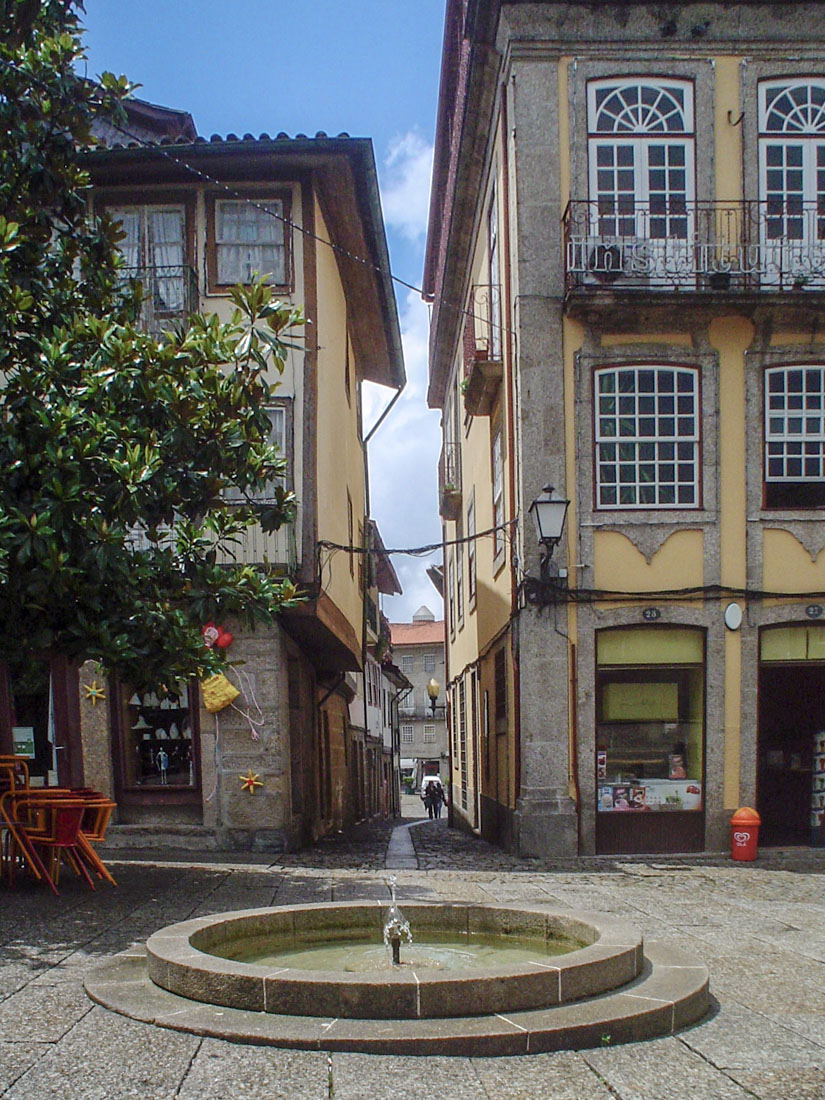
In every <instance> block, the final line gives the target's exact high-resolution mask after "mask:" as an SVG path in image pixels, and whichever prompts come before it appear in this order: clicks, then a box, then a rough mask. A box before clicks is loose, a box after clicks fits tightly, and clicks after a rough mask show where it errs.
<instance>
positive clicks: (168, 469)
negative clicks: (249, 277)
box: [0, 0, 302, 686]
mask: <svg viewBox="0 0 825 1100" xmlns="http://www.w3.org/2000/svg"><path fill="white" fill-rule="evenodd" d="M78 6H79V5H78V4H76V3H72V2H71V0H65V2H64V0H34V2H32V0H0V36H1V37H0V372H2V377H3V381H2V388H1V389H0V620H1V621H2V622H3V623H4V624H5V626H4V630H3V632H2V634H1V635H0V659H6V658H9V657H11V656H13V655H15V656H16V655H19V654H20V653H21V652H24V653H25V652H30V653H37V654H41V655H48V654H61V655H64V656H67V657H69V658H71V659H73V660H84V659H90V658H91V659H96V660H98V661H99V662H100V663H101V665H102V666H103V667H104V668H105V669H106V670H107V671H113V672H117V673H119V674H120V675H121V676H122V677H123V678H124V679H127V680H128V681H130V682H131V683H133V684H135V685H141V686H142V685H146V684H151V683H159V682H166V681H169V680H170V679H172V678H175V677H178V676H184V675H189V674H192V673H193V672H195V671H197V670H198V669H199V668H204V669H209V668H212V667H215V664H216V662H218V661H219V655H218V654H216V653H213V652H209V651H208V650H206V649H205V647H204V645H203V640H202V637H201V633H200V628H201V626H202V624H203V623H204V622H205V621H207V620H209V619H213V618H215V619H217V618H220V617H225V616H229V615H232V616H240V617H242V618H243V619H244V620H246V621H248V622H251V623H252V622H255V621H262V622H271V621H272V620H273V619H274V617H275V616H276V615H277V613H278V611H279V610H280V609H281V608H283V607H284V606H285V605H288V604H289V603H291V602H292V601H294V600H295V599H296V598H297V593H296V590H295V589H294V587H293V586H292V585H291V584H290V583H289V581H287V580H285V579H284V578H283V577H279V576H277V575H274V574H273V572H272V571H271V570H269V569H267V568H256V567H252V566H247V565H242V564H237V565H234V566H230V567H226V566H220V565H218V564H216V547H235V546H237V544H238V540H239V537H240V536H241V534H242V533H243V531H244V529H245V528H247V527H249V526H250V525H252V524H255V523H260V524H261V525H262V526H263V527H264V529H265V530H268V531H272V530H275V529H277V528H278V527H279V526H280V525H281V524H283V523H285V522H288V521H289V520H290V519H292V518H293V514H294V507H295V502H294V499H293V496H292V494H291V493H290V492H288V491H287V490H286V489H284V488H283V487H282V484H281V482H280V481H279V478H280V477H281V475H282V474H283V472H284V460H283V458H282V456H280V455H279V454H278V452H277V450H276V449H275V448H274V447H273V446H271V444H270V442H269V436H270V420H269V415H268V412H267V402H268V401H269V399H270V396H271V387H270V384H269V383H268V382H267V368H269V371H270V372H271V371H272V369H273V368H275V369H276V370H277V371H280V370H282V369H283V365H284V360H285V355H286V353H287V348H288V346H289V345H288V344H287V343H286V342H285V340H284V334H285V333H286V332H287V330H289V329H290V328H292V327H293V326H295V325H299V324H301V323H302V316H301V313H300V311H299V310H295V309H293V308H291V307H289V306H286V305H284V304H282V303H280V302H278V301H276V300H275V299H274V298H273V296H272V292H271V290H270V289H269V287H267V286H266V285H265V284H263V283H262V282H256V283H255V284H254V285H253V286H252V287H250V288H245V289H244V288H236V290H235V291H234V293H233V295H232V297H233V301H234V305H235V307H236V308H235V312H234V316H233V318H232V320H231V322H230V323H227V324H222V323H219V322H218V320H217V318H216V317H208V318H207V317H204V316H199V315H196V316H193V317H192V318H190V320H189V323H188V324H187V325H186V326H185V327H184V326H182V327H181V328H180V330H176V331H174V332H172V333H169V334H167V335H166V336H164V337H163V338H162V339H160V340H158V339H154V338H152V337H151V336H149V335H147V334H146V333H145V332H142V331H141V330H140V328H139V325H138V314H139V303H140V295H141V288H140V286H139V285H135V284H132V285H128V283H126V281H125V280H124V278H123V274H122V271H121V267H122V262H121V260H120V257H119V255H118V252H117V247H116V245H117V240H118V237H119V231H118V228H117V227H116V226H114V225H113V224H112V223H111V222H110V221H108V220H107V219H106V218H105V217H104V218H95V217H92V216H90V204H89V201H88V200H89V177H88V173H87V170H86V168H85V167H84V151H85V150H87V149H88V148H89V146H90V145H91V144H93V140H92V137H91V134H92V126H93V122H94V120H95V119H97V118H108V119H115V120H117V119H118V118H120V119H121V120H122V119H123V118H124V115H123V113H122V107H121V106H120V104H121V102H122V100H123V98H124V97H125V96H126V95H127V94H128V93H129V91H130V90H131V89H130V86H129V84H128V82H127V81H126V80H125V78H122V77H120V78H115V77H114V76H112V75H111V74H104V75H103V76H102V77H101V78H100V80H99V81H98V82H96V83H92V82H90V81H87V80H85V79H84V78H83V77H82V76H81V75H79V67H80V65H81V64H82V59H83V51H82V43H81V28H80V25H79V21H78V13H77V8H78ZM270 376H271V373H270ZM227 497H229V498H230V499H231V500H232V503H225V501H226V499H227Z"/></svg>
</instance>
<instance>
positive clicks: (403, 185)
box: [381, 130, 433, 242]
mask: <svg viewBox="0 0 825 1100" xmlns="http://www.w3.org/2000/svg"><path fill="white" fill-rule="evenodd" d="M432 167H433V147H432V145H431V144H430V143H429V142H428V141H425V140H424V138H423V137H422V136H421V135H420V134H419V133H418V132H417V131H416V130H409V131H407V133H406V134H400V135H399V136H398V137H395V138H393V140H392V141H391V142H390V147H389V151H388V152H387V155H386V157H385V158H384V171H383V172H382V174H381V175H382V180H381V201H382V205H383V208H384V218H385V220H386V222H387V225H388V227H389V228H390V229H394V230H396V231H397V232H398V233H399V234H400V235H401V236H402V237H406V238H407V240H409V241H416V242H417V241H423V239H424V237H425V235H426V232H427V215H428V212H429V206H430V176H431V174H432Z"/></svg>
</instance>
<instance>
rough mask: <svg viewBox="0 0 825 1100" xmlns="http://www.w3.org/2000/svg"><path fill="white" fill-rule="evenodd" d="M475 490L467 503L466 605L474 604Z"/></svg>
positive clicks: (472, 606) (471, 608)
mask: <svg viewBox="0 0 825 1100" xmlns="http://www.w3.org/2000/svg"><path fill="white" fill-rule="evenodd" d="M476 580H477V578H476V491H475V488H473V491H472V493H471V494H470V500H469V502H468V504H467V606H468V608H469V609H470V611H472V610H473V608H474V607H475V604H476Z"/></svg>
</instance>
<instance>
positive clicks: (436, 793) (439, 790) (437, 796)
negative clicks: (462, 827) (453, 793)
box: [430, 779, 447, 818]
mask: <svg viewBox="0 0 825 1100" xmlns="http://www.w3.org/2000/svg"><path fill="white" fill-rule="evenodd" d="M430 789H431V791H432V794H433V801H434V803H435V806H434V809H435V816H436V818H439V817H441V807H442V806H443V805H444V804H445V803H446V801H447V796H446V795H445V794H444V788H443V787H442V786H441V780H440V779H437V780H436V781H435V783H431V784H430Z"/></svg>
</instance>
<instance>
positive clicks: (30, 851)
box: [0, 787, 117, 894]
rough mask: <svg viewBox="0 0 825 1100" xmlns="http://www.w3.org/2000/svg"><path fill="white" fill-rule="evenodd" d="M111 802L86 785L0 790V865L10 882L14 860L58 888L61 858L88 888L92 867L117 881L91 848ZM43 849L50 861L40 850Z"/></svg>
mask: <svg viewBox="0 0 825 1100" xmlns="http://www.w3.org/2000/svg"><path fill="white" fill-rule="evenodd" d="M114 808H115V803H114V802H112V801H111V800H110V799H107V798H106V797H105V796H104V795H102V794H100V793H99V792H98V791H94V790H92V789H91V788H80V789H73V788H65V787H41V788H36V789H32V788H29V789H28V790H26V789H22V788H21V789H14V790H9V791H5V792H4V793H3V794H2V796H0V827H2V828H3V829H4V830H5V833H6V835H5V837H4V838H3V844H2V871H4V872H5V873H6V875H7V877H8V881H9V883H10V884H11V885H13V884H14V871H15V867H16V865H17V864H18V861H22V863H23V864H24V865H25V866H27V867H28V868H29V870H31V871H32V872H33V874H34V875H35V877H36V878H38V879H42V880H43V881H44V882H46V884H47V885H48V886H49V887H50V889H51V890H52V892H53V893H55V894H56V893H57V892H58V890H57V883H58V879H59V872H60V862H61V861H62V860H65V861H66V862H68V863H69V864H70V866H72V868H73V869H74V870H75V871H76V872H77V874H79V875H80V876H81V877H83V878H85V880H86V882H87V883H88V884H89V886H90V887H91V889H94V888H95V887H94V881H93V880H92V878H91V876H90V875H89V869H90V870H92V871H93V872H94V873H95V874H96V875H97V876H98V878H101V879H106V881H107V882H110V883H111V884H112V885H113V886H116V885H117V883H116V882H115V880H114V878H113V877H112V875H111V873H110V872H109V870H108V868H107V867H106V865H105V864H104V863H103V861H102V860H101V859H100V857H99V856H98V854H97V852H96V851H95V850H94V847H93V844H94V843H96V842H99V841H101V840H103V838H104V836H105V833H106V828H107V826H108V823H109V818H110V817H111V814H112V811H113V809H114ZM47 853H48V859H49V864H50V866H49V867H47V866H46V862H45V860H44V856H45V855H46V854H47Z"/></svg>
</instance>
